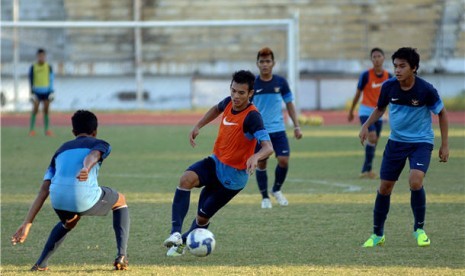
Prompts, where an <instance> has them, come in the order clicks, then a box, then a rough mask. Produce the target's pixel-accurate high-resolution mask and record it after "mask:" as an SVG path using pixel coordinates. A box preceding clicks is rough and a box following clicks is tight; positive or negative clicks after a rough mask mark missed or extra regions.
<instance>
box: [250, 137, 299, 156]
mask: <svg viewBox="0 0 465 276" xmlns="http://www.w3.org/2000/svg"><path fill="white" fill-rule="evenodd" d="M269 135H270V140H271V144H272V145H273V149H274V153H275V156H276V157H278V156H289V155H290V154H291V148H290V147H289V141H288V140H287V135H286V132H285V131H278V132H273V133H270V134H269ZM261 148H262V146H260V144H259V143H257V145H256V146H255V153H257V152H258V151H259V150H260V149H261Z"/></svg>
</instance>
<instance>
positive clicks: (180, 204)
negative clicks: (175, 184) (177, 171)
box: [171, 188, 191, 233]
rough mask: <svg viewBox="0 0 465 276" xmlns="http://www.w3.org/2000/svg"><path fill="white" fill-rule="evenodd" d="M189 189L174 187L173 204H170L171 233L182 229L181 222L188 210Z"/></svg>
mask: <svg viewBox="0 0 465 276" xmlns="http://www.w3.org/2000/svg"><path fill="white" fill-rule="evenodd" d="M190 199H191V191H186V190H180V189H179V188H177V189H176V192H175V193H174V199H173V205H172V206H171V225H172V227H171V233H174V232H179V233H181V230H182V223H183V222H184V218H185V217H186V215H187V211H189V203H190Z"/></svg>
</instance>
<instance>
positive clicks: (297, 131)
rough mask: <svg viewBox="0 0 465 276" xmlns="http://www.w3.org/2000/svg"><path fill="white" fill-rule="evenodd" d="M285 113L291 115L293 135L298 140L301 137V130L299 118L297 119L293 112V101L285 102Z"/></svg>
mask: <svg viewBox="0 0 465 276" xmlns="http://www.w3.org/2000/svg"><path fill="white" fill-rule="evenodd" d="M286 108H287V113H289V117H291V120H292V123H293V124H294V137H295V138H296V139H297V140H299V139H300V138H302V131H301V130H300V126H299V120H297V113H296V112H295V106H294V103H293V102H288V103H286Z"/></svg>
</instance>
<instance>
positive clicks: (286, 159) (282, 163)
mask: <svg viewBox="0 0 465 276" xmlns="http://www.w3.org/2000/svg"><path fill="white" fill-rule="evenodd" d="M278 165H279V166H280V167H281V168H287V166H289V157H287V156H286V157H278Z"/></svg>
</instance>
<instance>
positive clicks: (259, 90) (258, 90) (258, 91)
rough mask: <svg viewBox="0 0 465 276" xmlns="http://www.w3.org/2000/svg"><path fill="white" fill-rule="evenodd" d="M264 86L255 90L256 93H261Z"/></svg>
mask: <svg viewBox="0 0 465 276" xmlns="http://www.w3.org/2000/svg"><path fill="white" fill-rule="evenodd" d="M262 90H263V88H262V89H257V91H255V93H260V92H262Z"/></svg>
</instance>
